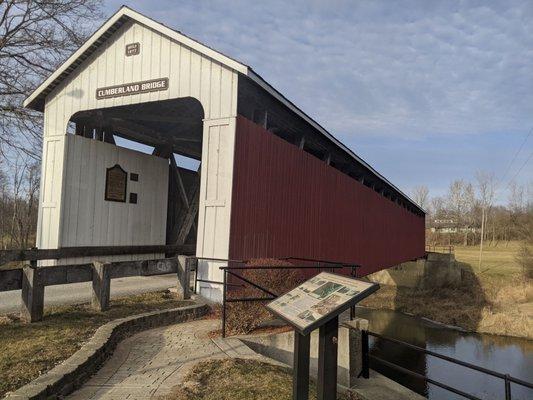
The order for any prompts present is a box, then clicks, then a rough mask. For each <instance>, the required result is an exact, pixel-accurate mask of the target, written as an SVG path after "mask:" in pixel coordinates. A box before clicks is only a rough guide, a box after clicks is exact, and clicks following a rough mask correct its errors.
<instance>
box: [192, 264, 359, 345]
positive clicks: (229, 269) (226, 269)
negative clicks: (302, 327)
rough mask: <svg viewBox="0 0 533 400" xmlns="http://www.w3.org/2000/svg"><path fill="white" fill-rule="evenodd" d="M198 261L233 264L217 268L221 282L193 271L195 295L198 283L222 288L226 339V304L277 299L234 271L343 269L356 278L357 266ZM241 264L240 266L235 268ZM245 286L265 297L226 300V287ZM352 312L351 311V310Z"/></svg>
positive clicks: (276, 295)
mask: <svg viewBox="0 0 533 400" xmlns="http://www.w3.org/2000/svg"><path fill="white" fill-rule="evenodd" d="M197 259H198V260H202V261H213V262H222V263H227V264H229V265H231V264H233V265H234V266H228V265H224V266H221V267H219V269H220V270H222V271H223V276H222V281H221V282H219V281H213V280H208V279H203V278H200V277H199V273H198V266H197V267H196V270H195V278H194V291H195V293H196V289H197V286H198V283H199V282H204V283H209V284H215V285H221V286H222V288H223V289H222V337H226V313H227V307H226V305H227V303H238V302H250V301H251V302H255V301H257V302H261V301H270V300H273V299H275V298H276V297H278V294H277V293H274V292H272V291H271V290H269V289H267V288H264V287H262V286H261V285H260V284H258V283H256V282H252V281H251V280H249V279H247V278H245V277H244V276H242V275H239V274H238V273H236V272H235V271H243V270H278V271H279V270H288V269H292V270H316V271H317V273H319V272H322V271H335V270H339V269H343V268H349V269H350V274H351V275H352V276H357V268H358V267H359V265H357V264H347V263H342V262H338V261H330V260H319V259H313V258H302V257H281V258H278V259H280V260H287V261H288V260H295V261H302V262H304V263H308V264H316V265H246V264H247V263H249V262H250V260H235V259H222V258H210V257H197ZM239 264H241V266H236V265H239ZM228 275H230V276H232V277H234V278H235V279H237V280H239V281H242V282H244V284H238V283H232V282H228ZM246 285H249V286H251V287H253V288H255V289H257V290H260V291H261V292H262V293H264V294H266V296H261V297H232V298H228V296H227V293H228V291H227V289H228V287H241V288H243V287H246ZM352 312H353V310H352Z"/></svg>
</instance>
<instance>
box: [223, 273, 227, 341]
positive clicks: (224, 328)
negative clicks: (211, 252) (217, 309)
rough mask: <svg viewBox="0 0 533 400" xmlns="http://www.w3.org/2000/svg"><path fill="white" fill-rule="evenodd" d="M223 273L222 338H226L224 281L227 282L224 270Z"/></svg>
mask: <svg viewBox="0 0 533 400" xmlns="http://www.w3.org/2000/svg"><path fill="white" fill-rule="evenodd" d="M223 271H224V275H223V278H222V337H223V338H225V337H226V286H227V285H226V280H227V274H226V270H223Z"/></svg>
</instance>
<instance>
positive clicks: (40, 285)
mask: <svg viewBox="0 0 533 400" xmlns="http://www.w3.org/2000/svg"><path fill="white" fill-rule="evenodd" d="M44 272H45V271H44V269H43V268H37V261H32V262H31V264H30V266H26V267H24V268H23V270H22V309H21V312H20V317H21V319H22V320H23V321H26V322H36V321H41V320H42V319H43V310H44Z"/></svg>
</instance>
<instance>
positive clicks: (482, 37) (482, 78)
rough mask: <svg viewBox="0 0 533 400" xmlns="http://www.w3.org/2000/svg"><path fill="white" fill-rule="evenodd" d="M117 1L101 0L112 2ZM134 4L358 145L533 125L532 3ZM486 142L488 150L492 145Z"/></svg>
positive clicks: (112, 6)
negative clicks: (248, 69) (244, 68)
mask: <svg viewBox="0 0 533 400" xmlns="http://www.w3.org/2000/svg"><path fill="white" fill-rule="evenodd" d="M121 3H122V0H121V1H110V2H108V3H107V4H108V9H109V12H110V13H111V12H114V11H115V10H116V9H117V8H118V7H119V6H120V4H121ZM129 5H130V6H131V7H133V8H134V9H137V10H139V11H141V12H144V13H146V14H148V15H149V16H151V17H153V18H154V19H156V20H160V21H162V22H164V23H165V24H167V25H169V26H171V27H173V28H176V29H178V30H181V31H182V32H184V33H186V34H188V35H190V36H192V37H194V38H197V39H198V40H200V41H202V42H204V43H206V44H208V45H210V46H211V47H214V48H215V49H218V50H220V51H222V52H224V53H226V54H228V55H230V56H233V57H234V58H237V59H238V60H240V61H242V62H244V63H246V64H248V65H250V66H252V68H253V69H254V70H256V71H257V72H258V73H259V74H260V75H261V76H263V77H264V78H265V79H266V80H267V81H268V82H270V83H271V84H273V85H274V86H275V87H276V88H277V89H278V90H280V91H281V92H282V93H284V94H285V95H286V96H287V97H288V98H289V99H290V100H292V101H293V102H294V103H296V104H297V105H298V106H300V108H302V109H303V110H304V111H305V112H306V113H307V114H309V115H311V116H312V117H313V118H315V119H316V120H317V121H318V122H319V123H320V124H322V125H323V126H325V127H326V128H327V129H328V130H329V131H330V132H332V133H333V134H334V135H335V136H337V137H338V138H339V139H341V140H342V141H343V142H345V143H346V144H347V145H348V146H349V147H352V148H353V149H354V150H355V151H356V152H357V151H358V144H359V143H361V139H364V140H366V138H382V139H384V140H397V141H406V143H411V142H412V141H419V140H429V139H431V138H438V139H443V138H446V137H449V138H450V139H451V140H450V143H454V145H457V146H461V140H458V138H466V137H475V136H478V137H485V136H486V135H489V136H491V135H492V136H491V137H493V136H494V135H516V136H519V137H523V136H524V133H525V132H527V131H528V130H529V129H530V128H531V127H533V73H532V66H533V41H532V40H531V38H532V37H533V2H519V1H493V2H486V1H431V2H429V1H426V0H420V1H402V2H391V1H385V0H383V1H335V0H334V1H292V2H285V1H278V0H272V1H265V2H249V1H240V0H239V1H227V0H225V1H207V2H204V1H202V2H200V1H197V0H186V1H180V2H174V1H170V0H168V1H150V2H146V1H133V2H130V3H129ZM502 137H503V136H502ZM454 138H455V139H454ZM445 142H446V141H445V140H444V141H443V142H439V143H441V144H440V146H441V147H440V149H442V151H445V152H453V151H454V149H453V148H452V147H446V145H445ZM491 143H492V142H490V140H489V141H487V142H486V146H491ZM513 143H514V142H513ZM483 146H484V142H483V141H482V140H481V141H480V142H479V148H478V150H477V151H478V152H484V151H485V154H484V155H483V157H486V156H487V155H488V153H489V152H494V151H496V152H497V151H498V149H496V148H492V147H486V148H484V147H483ZM474 147H475V146H473V148H474ZM390 151H394V150H393V149H391V150H390ZM506 152H507V153H509V154H511V155H512V154H513V152H514V148H509V149H506ZM506 162H508V160H507V159H506V160H500V161H499V163H500V164H501V165H505V163H506ZM378 164H379V163H378ZM377 167H378V169H380V168H379V167H380V165H377ZM474 167H475V166H474ZM480 167H481V168H483V167H484V166H483V165H481V166H480ZM488 167H491V166H490V165H488ZM435 168H437V166H435ZM385 169H386V168H385ZM397 171H398V168H397V167H395V168H394V169H393V170H392V171H391V175H395V174H396V173H397ZM384 173H385V175H387V171H384ZM529 176H530V177H531V174H529Z"/></svg>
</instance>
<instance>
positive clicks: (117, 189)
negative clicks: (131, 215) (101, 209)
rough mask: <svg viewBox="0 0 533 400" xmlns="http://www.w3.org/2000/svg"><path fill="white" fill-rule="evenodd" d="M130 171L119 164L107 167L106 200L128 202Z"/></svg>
mask: <svg viewBox="0 0 533 400" xmlns="http://www.w3.org/2000/svg"><path fill="white" fill-rule="evenodd" d="M127 182H128V173H127V172H126V171H124V170H123V169H122V167H121V166H120V165H118V164H115V165H113V166H112V167H110V168H107V171H106V174H105V200H107V201H120V202H122V203H125V202H126V185H127Z"/></svg>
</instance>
